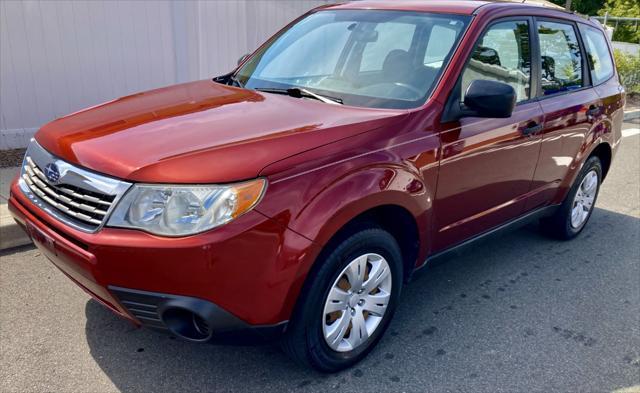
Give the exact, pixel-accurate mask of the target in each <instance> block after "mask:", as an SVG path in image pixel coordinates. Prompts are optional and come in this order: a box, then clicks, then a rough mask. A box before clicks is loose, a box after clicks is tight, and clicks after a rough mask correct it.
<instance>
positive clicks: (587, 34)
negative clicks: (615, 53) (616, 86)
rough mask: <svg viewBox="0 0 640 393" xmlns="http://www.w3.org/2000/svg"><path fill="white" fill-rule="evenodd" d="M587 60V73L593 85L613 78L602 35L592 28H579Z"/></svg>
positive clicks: (605, 42)
mask: <svg viewBox="0 0 640 393" xmlns="http://www.w3.org/2000/svg"><path fill="white" fill-rule="evenodd" d="M580 30H582V37H583V41H584V46H585V50H586V52H587V57H588V59H589V72H591V79H592V80H593V84H594V85H597V84H600V83H602V82H604V81H606V80H607V79H609V78H611V77H612V76H613V60H612V59H611V53H610V52H609V45H607V39H606V38H605V37H604V34H603V33H602V32H601V31H600V30H598V29H594V28H593V27H589V26H584V25H581V26H580Z"/></svg>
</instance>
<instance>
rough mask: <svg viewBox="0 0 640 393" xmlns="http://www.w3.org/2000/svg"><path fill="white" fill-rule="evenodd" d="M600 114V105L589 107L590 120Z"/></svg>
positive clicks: (588, 115)
mask: <svg viewBox="0 0 640 393" xmlns="http://www.w3.org/2000/svg"><path fill="white" fill-rule="evenodd" d="M598 115H600V107H599V106H595V105H591V106H590V107H589V109H588V110H587V118H589V120H591V119H593V118H594V117H596V116H598Z"/></svg>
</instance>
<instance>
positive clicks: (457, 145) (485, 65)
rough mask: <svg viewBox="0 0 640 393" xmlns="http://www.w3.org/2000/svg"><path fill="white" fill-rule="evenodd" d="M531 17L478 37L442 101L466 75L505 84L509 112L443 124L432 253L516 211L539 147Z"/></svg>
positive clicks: (456, 96)
mask: <svg viewBox="0 0 640 393" xmlns="http://www.w3.org/2000/svg"><path fill="white" fill-rule="evenodd" d="M532 27H533V19H532V18H528V17H515V18H507V19H499V20H496V21H493V22H492V23H491V24H490V25H489V27H488V28H486V29H485V31H484V32H483V33H482V34H481V35H480V37H479V39H478V41H477V42H476V45H475V47H474V50H473V52H472V54H471V56H470V58H469V59H468V60H467V64H466V66H465V68H464V70H463V71H462V74H461V77H460V80H459V81H458V85H457V88H456V90H454V92H453V93H452V96H451V97H450V100H452V102H454V101H455V100H460V102H461V101H462V100H464V92H465V90H466V88H467V87H468V86H469V84H470V83H471V81H473V80H476V79H484V80H493V81H498V82H503V83H507V84H509V85H511V86H512V87H513V88H514V90H515V91H516V94H517V100H518V102H517V105H516V107H515V109H514V111H513V114H512V116H511V117H510V118H506V119H494V118H478V117H464V118H461V119H459V120H456V121H452V122H449V123H446V124H444V125H443V127H444V129H445V130H446V131H443V132H442V133H441V134H440V135H441V143H442V154H441V160H440V171H439V176H438V188H437V191H436V206H437V208H436V209H435V211H436V217H435V226H436V235H435V245H434V251H439V250H442V249H444V248H447V247H449V246H452V245H455V244H457V243H460V242H462V241H464V240H465V239H468V238H470V237H472V236H474V235H477V234H479V233H482V232H485V231H487V230H489V229H491V228H493V227H495V226H497V225H500V224H502V223H504V222H506V221H509V220H511V219H513V218H515V217H517V216H518V215H520V214H521V213H522V211H523V208H524V201H525V199H526V197H527V194H528V192H529V191H530V187H531V180H532V178H533V174H534V171H535V167H536V163H537V160H538V153H539V150H540V144H539V142H540V136H539V135H538V134H537V133H536V131H537V130H538V129H540V128H541V124H542V120H543V119H542V118H543V114H542V110H541V108H540V105H539V104H538V102H537V101H536V100H535V92H536V88H535V80H533V81H534V83H532V67H531V66H532V63H531V61H532V58H534V57H533V56H532V55H533V53H532V46H531V37H532V35H533V31H532Z"/></svg>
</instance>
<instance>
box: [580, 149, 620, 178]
mask: <svg viewBox="0 0 640 393" xmlns="http://www.w3.org/2000/svg"><path fill="white" fill-rule="evenodd" d="M593 156H596V157H598V158H599V159H600V164H601V165H602V180H604V179H605V178H606V177H607V173H608V172H609V168H610V167H611V159H612V157H613V151H612V149H611V146H609V144H608V143H607V142H601V143H599V144H598V145H597V146H596V147H595V149H593V150H592V151H591V154H589V156H588V157H587V160H588V159H589V158H591V157H593ZM587 160H585V162H586V161H587Z"/></svg>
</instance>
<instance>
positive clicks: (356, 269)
mask: <svg viewBox="0 0 640 393" xmlns="http://www.w3.org/2000/svg"><path fill="white" fill-rule="evenodd" d="M325 255H326V256H325V257H323V258H322V259H321V260H318V261H317V262H316V263H318V264H320V265H318V268H317V270H316V271H315V274H314V275H313V277H310V278H309V279H308V280H311V281H309V283H308V284H307V285H306V287H305V290H304V293H303V294H302V295H301V299H300V301H299V304H300V305H299V307H298V308H297V310H296V312H295V314H294V316H293V318H292V320H291V322H290V324H289V327H288V329H287V334H286V336H285V338H284V340H283V348H284V349H285V351H286V352H287V353H288V354H289V355H290V356H291V357H292V358H293V359H295V360H298V361H299V362H302V363H304V364H306V365H309V366H311V367H313V368H315V369H317V370H319V371H323V372H335V371H339V370H342V369H344V368H347V367H349V366H351V365H353V364H354V363H356V362H358V361H359V360H360V359H362V358H363V357H365V356H366V355H367V354H368V353H369V351H370V350H371V349H372V348H373V347H374V346H375V344H376V343H377V342H378V340H379V339H380V338H381V337H382V334H383V333H384V331H385V330H386V328H387V326H388V324H389V321H390V320H391V317H392V315H393V313H394V311H395V308H396V305H397V301H398V297H399V295H400V287H401V285H402V258H401V254H400V247H399V246H398V243H397V242H396V240H395V239H394V238H393V236H391V235H390V234H389V233H388V232H386V231H384V230H382V229H378V228H372V229H365V230H362V231H360V232H357V233H355V234H353V235H351V236H350V237H348V238H347V239H345V240H343V241H342V242H341V243H339V244H338V245H337V247H335V248H334V249H333V250H332V251H330V252H328V253H326V254H325Z"/></svg>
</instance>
